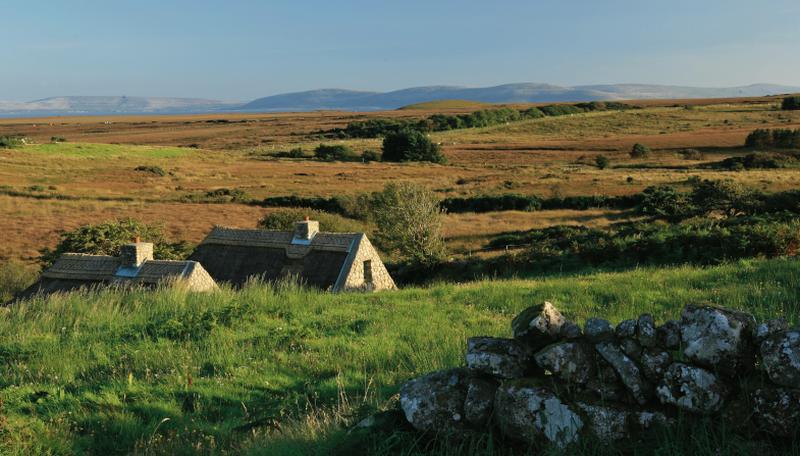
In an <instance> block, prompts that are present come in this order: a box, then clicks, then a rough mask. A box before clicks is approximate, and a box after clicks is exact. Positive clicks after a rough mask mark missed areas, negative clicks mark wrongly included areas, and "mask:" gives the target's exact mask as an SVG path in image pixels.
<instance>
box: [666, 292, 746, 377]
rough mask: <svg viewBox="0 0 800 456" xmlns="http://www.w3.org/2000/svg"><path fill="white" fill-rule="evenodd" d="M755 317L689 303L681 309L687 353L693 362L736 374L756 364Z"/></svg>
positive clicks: (683, 338) (682, 339) (684, 348)
mask: <svg viewBox="0 0 800 456" xmlns="http://www.w3.org/2000/svg"><path fill="white" fill-rule="evenodd" d="M755 326H756V320H755V318H754V317H753V316H752V315H750V314H748V313H745V312H738V311H734V310H729V309H722V308H718V307H712V306H701V307H698V306H686V307H685V308H684V309H683V312H681V342H682V343H683V354H684V355H686V357H687V358H688V359H689V360H691V361H692V362H693V363H695V364H697V365H699V366H703V367H706V368H708V369H712V370H714V371H717V372H722V373H724V374H726V375H734V374H736V373H738V372H739V371H740V370H741V369H747V368H749V367H751V366H752V365H753V360H754V356H753V355H754V348H753V346H752V343H751V340H752V336H753V334H754V331H755Z"/></svg>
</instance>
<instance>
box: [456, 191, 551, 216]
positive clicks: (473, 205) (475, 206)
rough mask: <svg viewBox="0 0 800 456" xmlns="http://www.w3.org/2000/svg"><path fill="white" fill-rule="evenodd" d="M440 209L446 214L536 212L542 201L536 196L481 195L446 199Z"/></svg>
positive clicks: (511, 194) (510, 194)
mask: <svg viewBox="0 0 800 456" xmlns="http://www.w3.org/2000/svg"><path fill="white" fill-rule="evenodd" d="M441 206H442V208H443V209H444V210H445V211H447V212H452V213H461V212H493V211H529V212H532V211H538V210H539V209H541V207H542V201H541V200H540V199H539V198H537V197H536V196H525V195H517V194H513V193H506V194H503V195H491V196H490V195H483V196H472V197H469V198H446V199H444V200H442V203H441Z"/></svg>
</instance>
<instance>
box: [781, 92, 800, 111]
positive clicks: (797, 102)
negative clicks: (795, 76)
mask: <svg viewBox="0 0 800 456" xmlns="http://www.w3.org/2000/svg"><path fill="white" fill-rule="evenodd" d="M781 109H783V110H784V111H797V110H800V96H797V95H795V96H791V97H786V98H784V99H783V103H782V104H781Z"/></svg>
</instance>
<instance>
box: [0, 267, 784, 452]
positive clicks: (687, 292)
mask: <svg viewBox="0 0 800 456" xmlns="http://www.w3.org/2000/svg"><path fill="white" fill-rule="evenodd" d="M799 266H800V263H798V262H797V261H796V260H783V259H781V260H770V261H763V260H752V261H743V262H738V263H735V264H729V265H723V266H718V267H712V268H705V269H701V268H692V267H679V268H671V269H641V270H635V271H630V272H624V273H608V274H595V275H586V276H576V277H562V278H552V279H543V280H535V281H534V280H525V281H523V280H509V281H489V280H487V281H482V282H477V283H473V284H467V285H437V286H433V287H430V288H424V289H405V290H400V291H396V292H385V293H378V294H338V295H333V294H325V293H319V292H313V291H308V290H299V289H296V288H294V287H291V286H284V287H281V288H278V289H277V290H274V289H272V288H270V287H268V286H265V285H259V284H253V285H251V286H249V287H247V288H245V289H244V290H242V291H240V292H234V291H231V290H222V291H220V292H218V293H212V294H191V293H187V292H185V291H182V290H166V289H164V290H158V291H156V292H144V291H135V292H130V293H126V294H123V293H114V292H100V293H88V294H72V295H65V296H56V297H52V298H50V299H47V300H35V301H32V302H29V303H24V304H22V305H19V306H14V307H11V308H7V309H4V310H3V311H2V315H0V360H2V363H0V398H2V401H3V405H2V410H1V411H0V454H3V455H29V454H129V453H135V454H197V453H200V454H242V453H244V454H320V455H322V454H333V453H335V452H336V451H339V452H340V454H359V453H361V452H370V453H393V454H493V453H494V454H510V453H511V451H512V450H510V449H509V447H508V446H504V445H502V444H501V443H500V442H496V441H494V440H492V439H491V437H490V436H488V435H483V436H478V437H476V438H475V439H471V440H467V441H464V442H456V443H453V442H442V441H431V440H429V439H426V438H420V437H419V436H417V435H415V434H412V433H407V432H401V431H398V432H395V433H391V434H375V433H367V434H366V435H363V434H359V433H356V434H352V435H347V434H346V431H345V430H343V428H344V427H345V426H346V425H349V424H352V423H354V422H356V421H358V420H359V419H360V418H362V417H364V416H366V415H368V414H370V413H372V412H374V411H375V410H380V409H385V408H388V407H390V406H391V405H392V404H393V401H394V400H396V399H393V395H395V394H396V392H397V390H398V388H399V386H400V385H401V384H402V383H403V382H405V381H406V380H408V379H410V378H412V377H414V376H418V375H421V374H423V373H427V372H429V371H432V370H436V369H442V368H448V367H455V366H460V365H462V364H463V352H464V348H465V342H466V338H467V337H469V336H476V335H495V336H508V335H509V334H510V328H509V326H510V325H509V324H510V320H511V318H512V317H513V316H514V315H515V314H516V313H517V312H519V311H520V310H522V309H523V308H525V307H526V306H528V305H531V304H534V303H539V302H541V301H543V300H549V301H551V302H553V303H555V304H556V305H557V306H558V307H559V308H560V309H562V311H563V312H564V313H565V314H566V315H568V316H569V317H571V318H573V319H575V320H577V321H580V322H582V321H583V320H584V319H585V318H587V317H589V316H592V315H603V316H606V317H607V318H610V319H611V320H613V321H615V322H617V321H619V320H621V319H624V318H628V317H632V316H634V315H638V314H639V313H642V312H651V313H653V314H654V315H655V316H656V318H657V320H659V321H663V319H665V318H674V317H677V316H678V314H679V312H680V309H681V308H682V307H683V306H684V305H685V304H688V303H696V302H712V303H716V304H721V305H725V306H729V307H734V308H740V309H747V310H749V311H752V312H753V313H754V314H756V315H757V316H758V317H760V318H764V317H774V316H785V317H786V318H787V319H789V320H790V321H791V322H792V323H794V324H796V323H798V314H799V313H800V312H799V311H800V309H799V308H798V305H799V304H798V303H800V267H799ZM680 429H681V428H678V430H672V431H670V432H671V433H670V432H665V433H663V434H659V435H656V436H653V437H652V438H651V439H650V440H647V441H646V442H645V443H642V444H639V443H636V442H633V443H629V445H633V446H632V447H631V452H633V453H640V454H652V452H654V451H659V452H660V454H688V453H695V454H697V453H705V452H707V453H709V454H713V453H715V452H716V451H721V453H718V454H731V453H736V452H738V453H739V454H746V453H747V451H749V450H753V449H754V448H755V447H750V446H747V443H746V442H744V441H742V440H741V439H738V438H736V437H734V436H732V435H730V434H728V433H724V432H723V433H721V434H717V433H716V430H715V429H711V430H709V432H707V433H704V434H696V432H697V430H696V429H694V428H692V431H694V432H690V428H689V427H686V428H684V429H683V430H682V431H681V430H680ZM684 433H685V434H684ZM689 434H691V435H692V438H687V435H689ZM637 445H638V446H637ZM512 448H513V447H512ZM795 450H797V449H796V448H795V449H793V451H795ZM546 451H548V452H550V453H553V450H552V449H546ZM576 451H579V452H580V453H584V454H617V451H619V450H615V449H602V448H595V447H590V446H584V447H581V448H579V449H577V450H576ZM796 454H800V453H796Z"/></svg>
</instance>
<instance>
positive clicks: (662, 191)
mask: <svg viewBox="0 0 800 456" xmlns="http://www.w3.org/2000/svg"><path fill="white" fill-rule="evenodd" d="M638 210H639V212H640V213H641V214H644V215H651V216H655V217H662V218H667V219H681V218H685V217H688V216H691V215H692V213H693V212H694V208H693V207H692V205H691V203H690V201H689V195H687V194H686V193H681V192H679V191H678V190H676V189H675V188H673V187H669V186H665V185H664V186H657V187H647V188H646V189H644V191H643V192H642V201H641V203H639V208H638Z"/></svg>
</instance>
